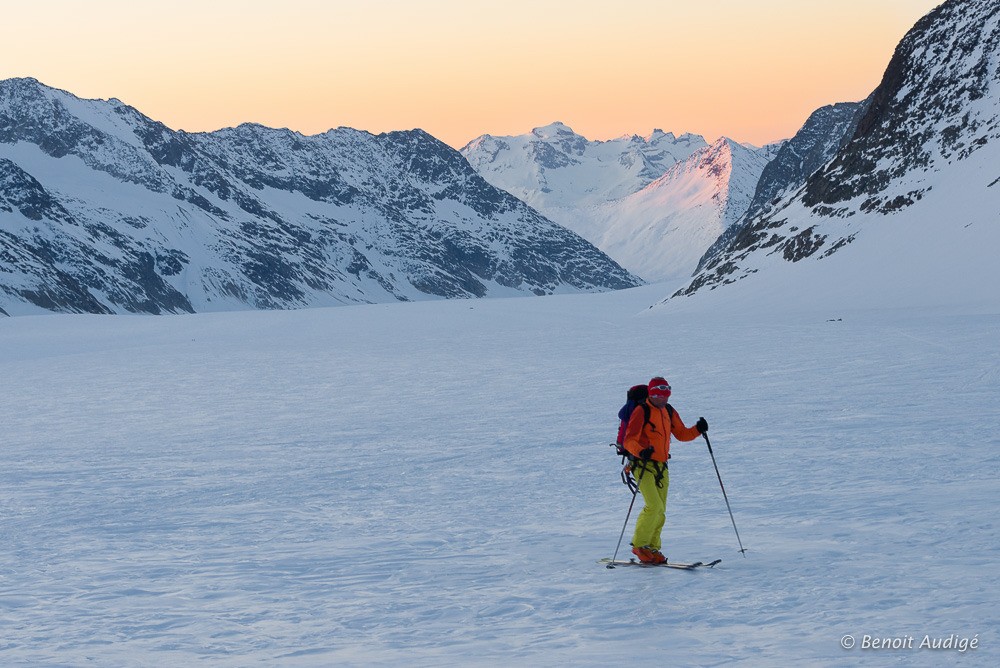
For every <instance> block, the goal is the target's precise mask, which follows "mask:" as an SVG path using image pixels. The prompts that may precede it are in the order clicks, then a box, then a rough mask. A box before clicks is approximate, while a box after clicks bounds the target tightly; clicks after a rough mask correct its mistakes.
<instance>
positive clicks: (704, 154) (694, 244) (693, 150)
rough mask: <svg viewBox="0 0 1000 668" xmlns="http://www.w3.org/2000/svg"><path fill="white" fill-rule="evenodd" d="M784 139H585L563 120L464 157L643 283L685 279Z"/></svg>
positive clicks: (484, 144) (473, 146)
mask: <svg viewBox="0 0 1000 668" xmlns="http://www.w3.org/2000/svg"><path fill="white" fill-rule="evenodd" d="M779 147H780V144H777V145H774V146H768V147H765V148H763V149H758V148H756V147H751V146H746V145H743V144H739V143H737V142H735V141H733V140H731V139H728V138H725V137H722V138H720V139H719V140H717V141H716V142H714V143H712V144H711V145H709V144H708V143H706V141H705V139H704V137H701V136H699V135H692V134H685V135H681V136H680V137H677V136H675V135H673V134H671V133H664V132H663V131H662V130H654V131H653V133H652V134H651V135H649V136H648V137H640V136H638V135H630V136H625V137H621V138H619V139H613V140H608V141H599V140H589V139H587V138H585V137H583V136H581V135H578V134H576V133H575V132H573V130H572V129H570V128H569V127H568V126H566V125H565V124H563V123H553V124H551V125H547V126H544V127H540V128H535V129H534V130H532V131H531V132H530V133H528V134H526V135H520V136H511V137H493V136H490V135H483V136H481V137H478V138H477V139H475V140H473V141H472V142H470V143H469V144H468V145H466V146H465V147H464V148H463V149H462V154H463V155H464V156H465V157H466V158H468V160H469V163H470V164H471V165H472V166H473V167H474V168H476V169H477V170H478V171H479V173H480V174H482V176H483V178H485V179H486V180H487V181H489V182H490V183H492V184H493V185H495V186H497V187H499V188H503V189H504V190H506V191H508V192H510V193H512V194H514V195H516V196H517V197H519V198H521V199H523V200H524V201H526V202H528V203H530V204H531V205H532V206H534V207H536V208H537V209H538V210H539V211H541V212H542V213H543V214H544V215H545V216H546V217H548V218H550V219H551V220H554V221H556V222H558V223H560V224H562V225H564V226H565V227H567V228H569V229H571V230H573V231H574V232H576V233H578V234H580V235H581V236H582V237H584V238H585V239H587V240H588V241H590V242H591V243H593V244H594V245H595V246H597V247H598V248H600V249H601V250H602V251H604V252H605V253H607V254H608V255H610V256H611V257H612V258H614V259H615V261H617V262H618V263H620V264H621V265H622V266H623V267H625V268H626V269H628V270H629V271H631V272H633V273H635V274H637V275H638V276H641V277H642V278H643V279H645V280H648V281H659V280H666V279H677V278H686V277H688V276H690V275H691V273H692V272H693V271H694V269H695V267H696V265H697V263H698V259H699V258H700V257H701V256H702V255H703V254H704V252H705V251H706V249H707V248H708V247H709V246H711V244H712V242H714V241H715V240H716V239H717V238H718V237H719V235H720V234H721V233H722V232H723V231H725V230H726V229H727V228H728V227H729V226H730V225H731V224H732V223H733V222H735V221H736V220H738V219H739V218H741V217H742V215H743V214H744V213H745V212H746V209H747V207H748V206H749V204H750V200H751V198H752V197H753V194H754V188H755V186H756V184H757V181H758V180H759V178H760V174H761V171H762V170H763V169H764V167H765V165H766V164H767V163H768V161H769V159H770V158H771V157H773V155H774V154H775V152H776V151H777V150H778V148H779Z"/></svg>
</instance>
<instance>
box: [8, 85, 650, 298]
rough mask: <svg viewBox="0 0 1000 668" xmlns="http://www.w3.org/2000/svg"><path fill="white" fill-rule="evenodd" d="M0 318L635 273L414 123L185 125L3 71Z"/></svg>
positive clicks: (398, 294) (627, 277) (447, 292)
mask: <svg viewBox="0 0 1000 668" xmlns="http://www.w3.org/2000/svg"><path fill="white" fill-rule="evenodd" d="M0 260H2V262H0V312H5V313H34V312H43V311H62V312H87V313H114V312H141V313H160V312H192V311H204V310H223V309H240V308H296V307H304V306H319V305H335V304H345V303H369V302H379V301H387V300H390V301H391V300H412V299H426V298H435V297H436V298H448V297H483V296H496V295H518V294H535V295H540V294H550V293H556V292H573V291H594V290H607V289H618V288H625V287H631V286H634V285H637V284H638V283H639V282H640V281H639V280H638V279H637V278H636V277H634V276H632V275H631V274H629V272H627V271H625V270H624V269H622V268H621V267H620V266H619V265H617V264H616V263H615V262H613V261H612V260H610V259H609V258H608V257H607V256H606V255H604V254H603V253H601V252H600V251H599V250H597V249H596V248H594V247H593V246H592V245H591V244H589V243H588V242H586V241H585V240H583V239H582V238H580V237H579V236H578V235H576V234H573V233H572V232H570V231H568V230H566V229H565V228H563V227H561V226H559V225H557V224H554V223H553V222H551V221H549V220H547V219H545V218H544V217H543V216H542V215H540V214H539V213H538V212H537V211H535V210H534V209H532V208H531V207H530V206H528V205H526V204H525V203H524V202H521V201H520V200H518V199H517V198H515V197H513V196H511V195H510V194H508V193H506V192H504V191H502V190H499V189H497V188H495V187H493V186H491V185H490V184H489V183H487V182H486V181H485V180H483V179H482V178H481V177H480V176H479V175H478V174H477V173H476V172H475V171H474V170H473V169H472V168H471V167H470V166H469V164H468V162H467V161H466V160H465V159H464V158H463V157H462V156H461V155H460V154H459V153H458V152H457V151H455V150H454V149H452V148H450V147H448V146H446V145H445V144H443V143H442V142H440V141H438V140H437V139H435V138H433V137H431V136H430V135H428V134H427V133H425V132H423V131H420V130H414V131H408V132H390V133H385V134H380V135H372V134H369V133H367V132H362V131H358V130H352V129H349V128H339V129H336V130H331V131H329V132H327V133H324V134H321V135H315V136H303V135H301V134H299V133H296V132H292V131H289V130H281V129H272V128H267V127H263V126H260V125H253V124H245V125H241V126H239V127H236V128H227V129H224V130H219V131H217V132H210V133H187V132H183V131H174V130H171V129H169V128H167V127H166V126H165V125H163V124H162V123H159V122H156V121H154V120H152V119H150V118H148V117H146V116H144V115H143V114H141V113H140V112H139V111H137V110H136V109H134V108H132V107H129V106H128V105H125V104H123V103H122V102H120V101H118V100H110V101H103V100H83V99H79V98H77V97H75V96H74V95H72V94H70V93H68V92H65V91H61V90H57V89H54V88H50V87H47V86H44V85H42V84H41V83H39V82H38V81H36V80H34V79H10V80H6V81H3V82H0Z"/></svg>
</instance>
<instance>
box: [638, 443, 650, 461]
mask: <svg viewBox="0 0 1000 668" xmlns="http://www.w3.org/2000/svg"><path fill="white" fill-rule="evenodd" d="M652 456H653V446H649V447H648V448H643V449H642V450H641V451H640V452H639V459H641V460H642V461H644V462H648V461H649V458H650V457H652Z"/></svg>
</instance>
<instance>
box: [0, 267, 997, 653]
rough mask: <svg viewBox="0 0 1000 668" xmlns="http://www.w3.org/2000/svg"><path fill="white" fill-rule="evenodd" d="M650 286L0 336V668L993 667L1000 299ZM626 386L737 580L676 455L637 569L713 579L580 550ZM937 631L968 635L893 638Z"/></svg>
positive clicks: (101, 321)
mask: <svg viewBox="0 0 1000 668" xmlns="http://www.w3.org/2000/svg"><path fill="white" fill-rule="evenodd" d="M661 291H662V288H661V287H660V286H651V287H647V288H639V289H637V290H629V291H620V292H614V293H604V294H588V295H561V296H555V297H542V298H539V299H497V300H479V301H456V300H451V301H438V302H420V303H409V304H399V303H393V304H385V305H360V306H348V307H344V308H337V309H311V310H302V311H266V312H261V311H257V312H239V313H211V314H198V315H180V316H172V317H167V318H153V317H131V318H121V317H119V318H101V317H94V316H81V315H57V316H45V317H24V318H13V319H7V320H5V321H4V326H3V327H2V328H0V375H2V377H3V378H4V379H5V380H4V383H2V384H0V403H2V404H3V406H4V407H5V410H6V420H5V425H4V435H3V447H2V448H0V527H2V531H3V545H4V549H3V551H2V553H0V611H2V614H0V663H2V664H4V665H74V666H75V665H89V664H93V665H102V666H103V665H115V666H149V665H194V664H196V665H209V666H246V665H282V666H287V665H296V666H329V665H348V666H368V665H390V664H405V665H408V666H453V665H455V666H457V665H462V666H467V665H470V664H472V665H484V666H499V665H531V666H564V665H573V666H608V665H622V664H623V663H628V664H630V665H631V664H635V665H658V664H663V663H666V664H669V665H751V666H775V665H782V666H784V665H810V666H816V665H822V666H827V665H857V664H861V663H863V664H864V665H875V666H883V665H885V666H888V665H916V666H941V665H976V666H989V665H996V663H997V662H998V661H1000V642H998V636H997V629H998V628H1000V613H998V610H997V606H996V601H997V599H998V596H1000V566H998V564H1000V533H998V529H997V523H996V520H995V514H996V513H995V504H994V500H995V499H996V498H998V494H1000V482H998V480H1000V475H998V474H1000V458H998V455H997V453H998V447H1000V440H998V437H997V434H1000V411H998V408H997V401H996V397H997V395H998V393H1000V351H998V348H997V346H996V342H997V340H998V334H1000V303H998V299H1000V298H998V297H997V294H996V293H995V292H994V295H993V300H992V301H991V304H990V308H991V309H992V310H990V311H989V314H988V315H978V316H976V315H968V314H966V313H963V312H962V311H960V310H952V311H951V312H949V313H948V314H946V315H940V316H939V315H933V314H929V313H927V312H925V311H924V310H923V309H922V308H921V309H917V310H911V311H907V312H899V313H881V314H874V315H873V314H871V313H865V312H863V311H858V310H853V311H846V310H840V309H836V310H834V309H827V310H825V311H823V312H821V313H819V314H818V315H810V314H808V313H804V312H789V313H786V314H784V315H776V314H774V313H771V314H755V316H754V317H751V318H745V317H737V316H736V315H735V314H734V313H731V312H725V311H713V310H711V309H709V310H705V311H702V312H699V313H692V314H689V315H688V316H685V317H675V316H673V315H671V314H668V313H665V312H657V311H648V310H646V309H645V305H647V304H649V303H650V302H651V301H652V300H653V299H654V298H655V296H657V295H658V294H660V293H661ZM640 311H642V312H644V314H645V315H643V316H637V315H636V313H637V312H640ZM828 318H842V321H839V322H826V320H827V319H828ZM651 342H657V345H651ZM623 350H628V351H643V352H641V353H638V352H637V353H635V354H631V355H623V354H622V351H623ZM654 373H664V374H665V375H666V376H667V377H668V378H669V379H670V381H671V383H672V384H673V386H674V396H673V397H672V403H673V405H674V406H675V407H676V408H677V410H678V412H679V414H680V415H681V417H682V418H683V419H684V420H685V421H686V422H687V423H691V422H693V421H694V420H695V419H697V417H698V416H700V415H704V416H706V417H707V419H708V420H709V422H710V424H711V432H710V435H711V438H712V445H713V448H714V450H715V455H716V459H717V461H718V466H719V469H720V473H721V476H722V478H723V481H724V482H725V485H726V490H727V492H728V494H729V498H730V501H731V502H732V507H733V512H734V515H735V518H736V522H737V524H738V527H739V531H740V535H741V537H742V539H743V543H744V544H745V545H746V546H747V547H748V549H749V551H748V553H747V557H746V558H743V557H741V556H740V554H739V553H738V552H737V545H736V540H735V536H734V535H733V531H732V526H731V525H730V519H729V516H728V514H727V512H726V507H725V504H724V502H723V499H722V495H721V492H720V489H719V485H718V481H717V479H716V475H715V471H714V469H713V467H712V463H711V460H710V458H709V457H708V453H707V452H706V448H705V446H704V444H703V443H701V442H700V441H696V442H692V443H689V444H684V443H680V444H676V445H675V447H674V448H672V452H673V454H674V457H673V459H672V460H671V467H670V488H669V500H668V523H667V526H666V529H665V533H664V537H665V549H666V552H667V554H668V556H669V557H670V558H672V559H675V560H682V559H703V558H722V559H723V561H722V563H721V564H720V565H719V566H718V567H717V568H715V569H714V570H712V571H705V572H696V573H685V572H680V571H668V570H665V569H661V570H642V569H617V570H607V569H605V568H604V567H602V566H601V565H599V564H598V563H597V560H598V559H600V558H601V557H605V556H609V555H610V554H611V552H612V551H613V550H614V546H615V542H616V541H617V539H618V534H619V531H620V530H621V527H622V522H623V521H624V518H625V512H626V509H627V507H628V503H629V500H630V495H629V494H628V492H627V491H626V489H625V487H624V486H623V485H622V484H621V482H620V481H619V479H618V460H617V458H615V457H613V456H612V454H611V449H610V448H609V447H608V446H607V443H608V442H609V441H610V439H611V438H612V435H613V434H614V433H615V430H616V419H615V414H616V412H617V409H618V407H619V405H620V403H621V402H622V401H623V399H624V393H625V388H626V387H628V386H629V385H630V384H632V383H634V382H637V381H642V380H645V379H646V378H648V377H649V376H651V375H652V374H654ZM564 390H567V392H564ZM632 520H633V521H634V513H633V518H632ZM629 532H631V522H630V525H629ZM849 634H851V635H854V636H855V637H856V641H857V642H858V643H859V644H860V643H861V642H862V640H863V637H864V635H865V634H869V635H873V636H875V637H879V638H882V637H906V636H913V637H914V638H915V642H914V648H913V649H912V650H895V651H888V650H885V651H874V650H861V649H860V648H855V649H853V650H844V649H842V648H841V639H842V638H843V637H844V636H846V635H849ZM952 634H955V635H957V636H958V637H959V638H965V639H970V640H971V639H973V638H976V639H977V643H978V648H977V649H974V650H973V649H967V651H965V652H959V651H958V650H957V649H952V650H936V651H935V650H920V649H919V648H918V645H919V643H920V642H922V640H923V637H924V636H925V635H928V636H930V637H932V638H934V639H936V640H937V641H938V642H940V640H941V639H944V638H948V637H950V636H951V635H952Z"/></svg>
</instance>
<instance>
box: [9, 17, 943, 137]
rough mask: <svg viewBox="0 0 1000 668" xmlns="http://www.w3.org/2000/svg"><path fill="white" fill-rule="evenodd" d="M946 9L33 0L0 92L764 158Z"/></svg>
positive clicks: (214, 123)
mask: <svg viewBox="0 0 1000 668" xmlns="http://www.w3.org/2000/svg"><path fill="white" fill-rule="evenodd" d="M937 4H939V2H938V0H836V1H830V2H827V1H825V0H822V1H820V0H762V1H755V0H741V1H737V0H700V1H692V2H688V1H671V2H653V1H647V0H632V1H630V0H620V1H618V2H610V1H609V2H593V1H591V0H576V1H574V2H566V1H561V0H532V1H528V0H503V1H497V2H494V1H485V2H476V1H475V0H465V1H461V0H413V1H409V2H407V1H402V0H368V1H367V2H365V1H357V2H340V1H336V0H334V1H328V2H322V1H320V0H284V1H283V2H263V1H259V0H242V1H240V2H236V1H233V0H200V1H199V2H194V1H191V0H172V1H171V2H143V1H142V0H130V1H125V0H86V1H83V0H37V1H36V2H32V3H16V5H13V4H10V5H8V4H6V3H5V6H4V8H3V21H4V24H5V26H4V28H5V29H4V31H3V33H4V34H3V39H2V40H0V79H6V78H9V77H34V78H36V79H39V80H40V81H41V82H42V83H45V84H47V85H50V86H55V87H57V88H63V89H66V90H68V91H70V92H72V93H74V94H76V95H78V96H80V97H90V98H110V97H117V98H119V99H121V100H122V101H124V102H126V103H127V104H130V105H132V106H134V107H136V108H138V109H139V110H140V111H142V112H143V113H144V114H146V115H148V116H151V117H152V118H154V119H156V120H159V121H162V122H164V123H166V124H167V125H168V126H170V127H172V128H174V129H183V130H188V131H203V130H215V129H218V128H221V127H226V126H231V125H238V124H239V123H242V122H248V121H250V122H257V123H263V124H265V125H269V126H273V127H288V128H291V129H293V130H298V131H300V132H303V133H305V134H314V133H318V132H323V131H325V130H327V129H329V128H331V127H338V126H342V125H344V126H350V127H354V128H358V129H363V130H369V131H371V132H384V131H387V130H406V129H411V128H415V127H419V128H423V129H424V130H426V131H428V132H430V133H431V134H432V135H434V136H436V137H438V138H439V139H442V140H443V141H445V142H447V143H449V144H450V145H452V146H454V147H456V148H458V147H461V146H463V145H464V144H465V143H466V142H468V141H469V140H471V139H473V138H475V137H477V136H479V135H480V134H484V133H489V134H493V135H506V134H522V133H525V132H528V131H530V130H531V128H533V127H536V126H540V125H546V124H548V123H550V122H552V121H556V120H559V121H563V122H565V123H566V124H567V125H569V126H571V127H572V128H573V129H574V130H576V131H577V132H578V133H580V134H582V135H584V136H586V137H587V138H589V139H609V138H611V137H616V136H620V135H622V134H626V133H629V134H631V133H636V134H648V133H649V132H650V131H651V130H652V129H653V128H662V129H663V130H666V131H669V132H674V133H677V134H680V133H683V132H693V133H697V134H702V135H705V136H706V138H708V139H709V140H713V139H715V138H717V137H718V136H720V135H726V136H729V137H732V138H734V139H736V140H739V141H748V142H752V143H755V144H763V143H767V142H770V141H774V140H777V139H781V138H785V137H789V136H791V135H792V134H794V133H795V131H796V130H797V129H798V128H799V127H800V126H801V125H802V123H803V121H805V119H806V117H807V116H808V115H809V113H810V112H812V111H813V110H814V109H816V108H817V107H820V106H822V105H825V104H830V103H833V102H844V101H855V100H860V99H863V98H864V97H866V96H867V95H868V94H869V93H870V92H871V91H872V90H873V89H874V88H875V86H876V85H877V84H878V82H879V80H880V79H881V77H882V72H883V71H884V70H885V67H886V65H887V64H888V62H889V58H890V57H891V55H892V51H893V49H894V48H895V45H896V43H897V42H898V41H899V40H900V38H901V37H902V36H903V35H904V34H905V33H906V31H907V30H909V28H910V27H911V26H912V25H913V24H914V23H915V22H916V21H917V20H918V19H919V18H920V17H921V16H923V15H924V14H925V13H927V12H928V11H929V10H930V9H932V8H933V7H934V6H936V5H937Z"/></svg>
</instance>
